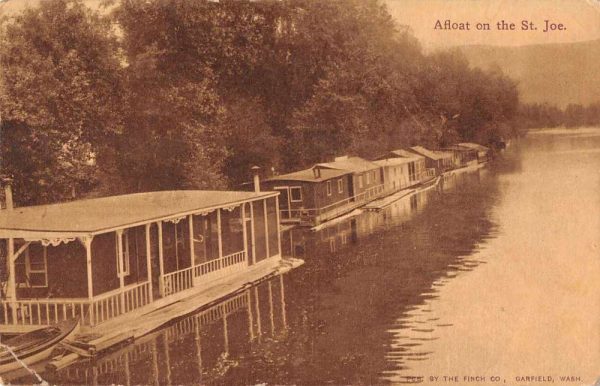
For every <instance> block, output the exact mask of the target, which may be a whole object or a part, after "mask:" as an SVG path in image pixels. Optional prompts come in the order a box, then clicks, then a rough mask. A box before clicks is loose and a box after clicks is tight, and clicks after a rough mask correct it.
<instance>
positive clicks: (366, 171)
mask: <svg viewBox="0 0 600 386" xmlns="http://www.w3.org/2000/svg"><path fill="white" fill-rule="evenodd" d="M263 185H264V186H265V187H267V188H268V189H272V190H277V191H279V192H281V198H280V205H279V209H280V212H281V219H282V221H284V222H298V223H302V224H307V225H317V224H320V223H322V222H324V221H327V220H329V219H332V218H334V217H337V216H340V215H342V214H344V213H348V212H349V211H351V210H353V209H355V208H357V207H360V206H362V205H364V204H366V203H367V202H369V201H371V200H373V199H375V198H377V197H380V196H381V195H383V194H384V187H383V173H382V168H381V167H380V166H379V165H378V164H376V163H374V162H371V161H367V160H364V159H362V158H359V157H337V158H336V159H335V161H333V162H326V163H320V164H316V165H314V166H313V167H312V168H310V169H306V170H301V171H298V172H294V173H289V174H283V175H278V176H275V177H272V178H270V179H267V180H265V181H264V182H263Z"/></svg>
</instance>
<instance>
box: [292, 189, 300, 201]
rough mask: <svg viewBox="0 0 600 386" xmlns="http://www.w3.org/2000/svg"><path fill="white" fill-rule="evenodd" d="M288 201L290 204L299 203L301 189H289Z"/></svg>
mask: <svg viewBox="0 0 600 386" xmlns="http://www.w3.org/2000/svg"><path fill="white" fill-rule="evenodd" d="M290 199H291V201H292V202H301V201H302V188H301V187H299V186H294V187H291V188H290Z"/></svg>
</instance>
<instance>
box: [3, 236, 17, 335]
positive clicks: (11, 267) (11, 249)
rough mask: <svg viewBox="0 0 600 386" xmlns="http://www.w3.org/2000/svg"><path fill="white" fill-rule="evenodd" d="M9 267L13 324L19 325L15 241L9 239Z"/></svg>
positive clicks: (8, 284)
mask: <svg viewBox="0 0 600 386" xmlns="http://www.w3.org/2000/svg"><path fill="white" fill-rule="evenodd" d="M7 249H8V251H7V255H8V256H7V257H8V259H7V262H6V263H7V265H8V283H7V297H8V298H9V299H10V308H11V313H12V320H13V324H17V278H16V275H15V260H16V258H15V239H13V238H12V237H11V238H9V239H8V248H7Z"/></svg>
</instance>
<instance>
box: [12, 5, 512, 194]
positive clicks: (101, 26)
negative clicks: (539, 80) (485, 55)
mask: <svg viewBox="0 0 600 386" xmlns="http://www.w3.org/2000/svg"><path fill="white" fill-rule="evenodd" d="M0 66H1V69H0V70H1V71H0V74H1V78H0V113H1V127H0V128H1V133H0V140H1V143H0V151H1V153H0V162H1V168H2V173H3V174H7V175H12V176H13V177H14V180H15V193H16V198H17V202H18V204H20V205H25V204H34V203H45V202H55V201H60V200H66V199H72V198H79V197H85V196H88V195H106V194H118V193H126V192H137V191H148V190H161V189H190V188H194V189H209V188H210V189H221V188H227V187H235V186H237V185H238V184H239V183H240V182H242V181H245V180H247V179H248V178H249V168H250V166H252V165H254V164H256V165H259V166H261V168H262V170H263V171H268V172H269V173H270V172H271V170H275V171H277V172H283V171H288V170H294V169H298V168H301V167H304V166H306V165H309V164H311V163H313V162H317V161H326V160H329V159H331V158H332V157H333V156H335V155H341V154H346V153H351V154H356V155H360V156H366V157H370V156H373V155H378V154H380V153H382V152H384V151H385V150H389V149H391V148H398V147H402V146H408V145H413V144H417V143H418V144H422V145H425V146H430V147H434V148H435V147H439V146H444V145H447V144H449V143H452V142H455V141H459V140H468V141H477V142H481V143H489V142H491V141H495V140H497V139H500V138H504V137H507V136H510V135H512V134H514V132H515V131H516V123H515V121H514V119H515V115H516V113H517V111H518V106H519V96H518V91H517V87H516V83H515V82H514V81H512V80H511V79H510V78H508V77H507V76H505V75H504V74H503V73H502V72H501V71H499V70H498V69H491V70H486V71H484V70H479V69H473V68H471V67H470V66H469V63H468V61H467V59H466V58H465V57H464V56H463V55H462V54H461V53H460V52H458V51H451V52H438V53H435V54H431V55H425V54H424V53H423V51H422V50H421V48H420V45H419V42H418V41H417V40H416V39H415V38H414V37H413V36H412V35H411V34H410V33H409V32H408V31H407V30H406V29H405V28H403V27H402V26H399V25H396V24H395V23H394V21H393V19H392V18H391V16H390V15H389V14H388V12H387V10H386V8H385V7H384V6H383V5H382V3H381V2H380V1H378V0H333V1H331V0H284V1H277V2H271V1H265V2H260V1H258V2H257V1H220V2H212V1H203V0H198V1H187V0H163V1H146V0H127V1H122V2H116V3H113V4H112V5H110V7H109V8H102V9H98V8H97V7H95V8H94V9H90V8H88V7H87V6H86V4H85V3H83V2H81V1H77V0H48V1H44V2H41V3H39V4H38V5H37V6H36V7H33V8H28V9H25V10H23V11H19V12H17V13H15V14H12V15H9V17H6V18H4V20H3V22H2V27H1V29H0Z"/></svg>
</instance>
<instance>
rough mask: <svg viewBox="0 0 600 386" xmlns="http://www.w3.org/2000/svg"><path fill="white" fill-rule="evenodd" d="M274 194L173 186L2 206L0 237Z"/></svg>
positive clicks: (84, 231) (73, 230) (112, 225)
mask: <svg viewBox="0 0 600 386" xmlns="http://www.w3.org/2000/svg"><path fill="white" fill-rule="evenodd" d="M277 194H278V193H277V192H258V193H255V192H232V191H204V190H174V191H160V192H146V193H135V194H126V195H120V196H110V197H102V198H90V199H84V200H77V201H70V202H65V203H60V204H50V205H38V206H29V207H21V208H14V209H12V210H1V211H0V238H7V237H27V236H32V237H36V238H46V236H48V237H60V236H63V237H67V236H73V237H76V236H78V235H88V234H97V233H104V232H108V231H110V230H114V229H121V228H128V227H131V226H136V225H142V224H145V223H149V222H154V221H158V220H164V219H169V218H175V217H178V216H184V215H188V214H191V213H196V212H202V211H204V210H213V209H216V208H219V207H227V206H233V205H238V204H241V203H243V202H246V201H253V200H256V199H260V198H266V197H270V196H276V195H277ZM45 235H46V236H45Z"/></svg>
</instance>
